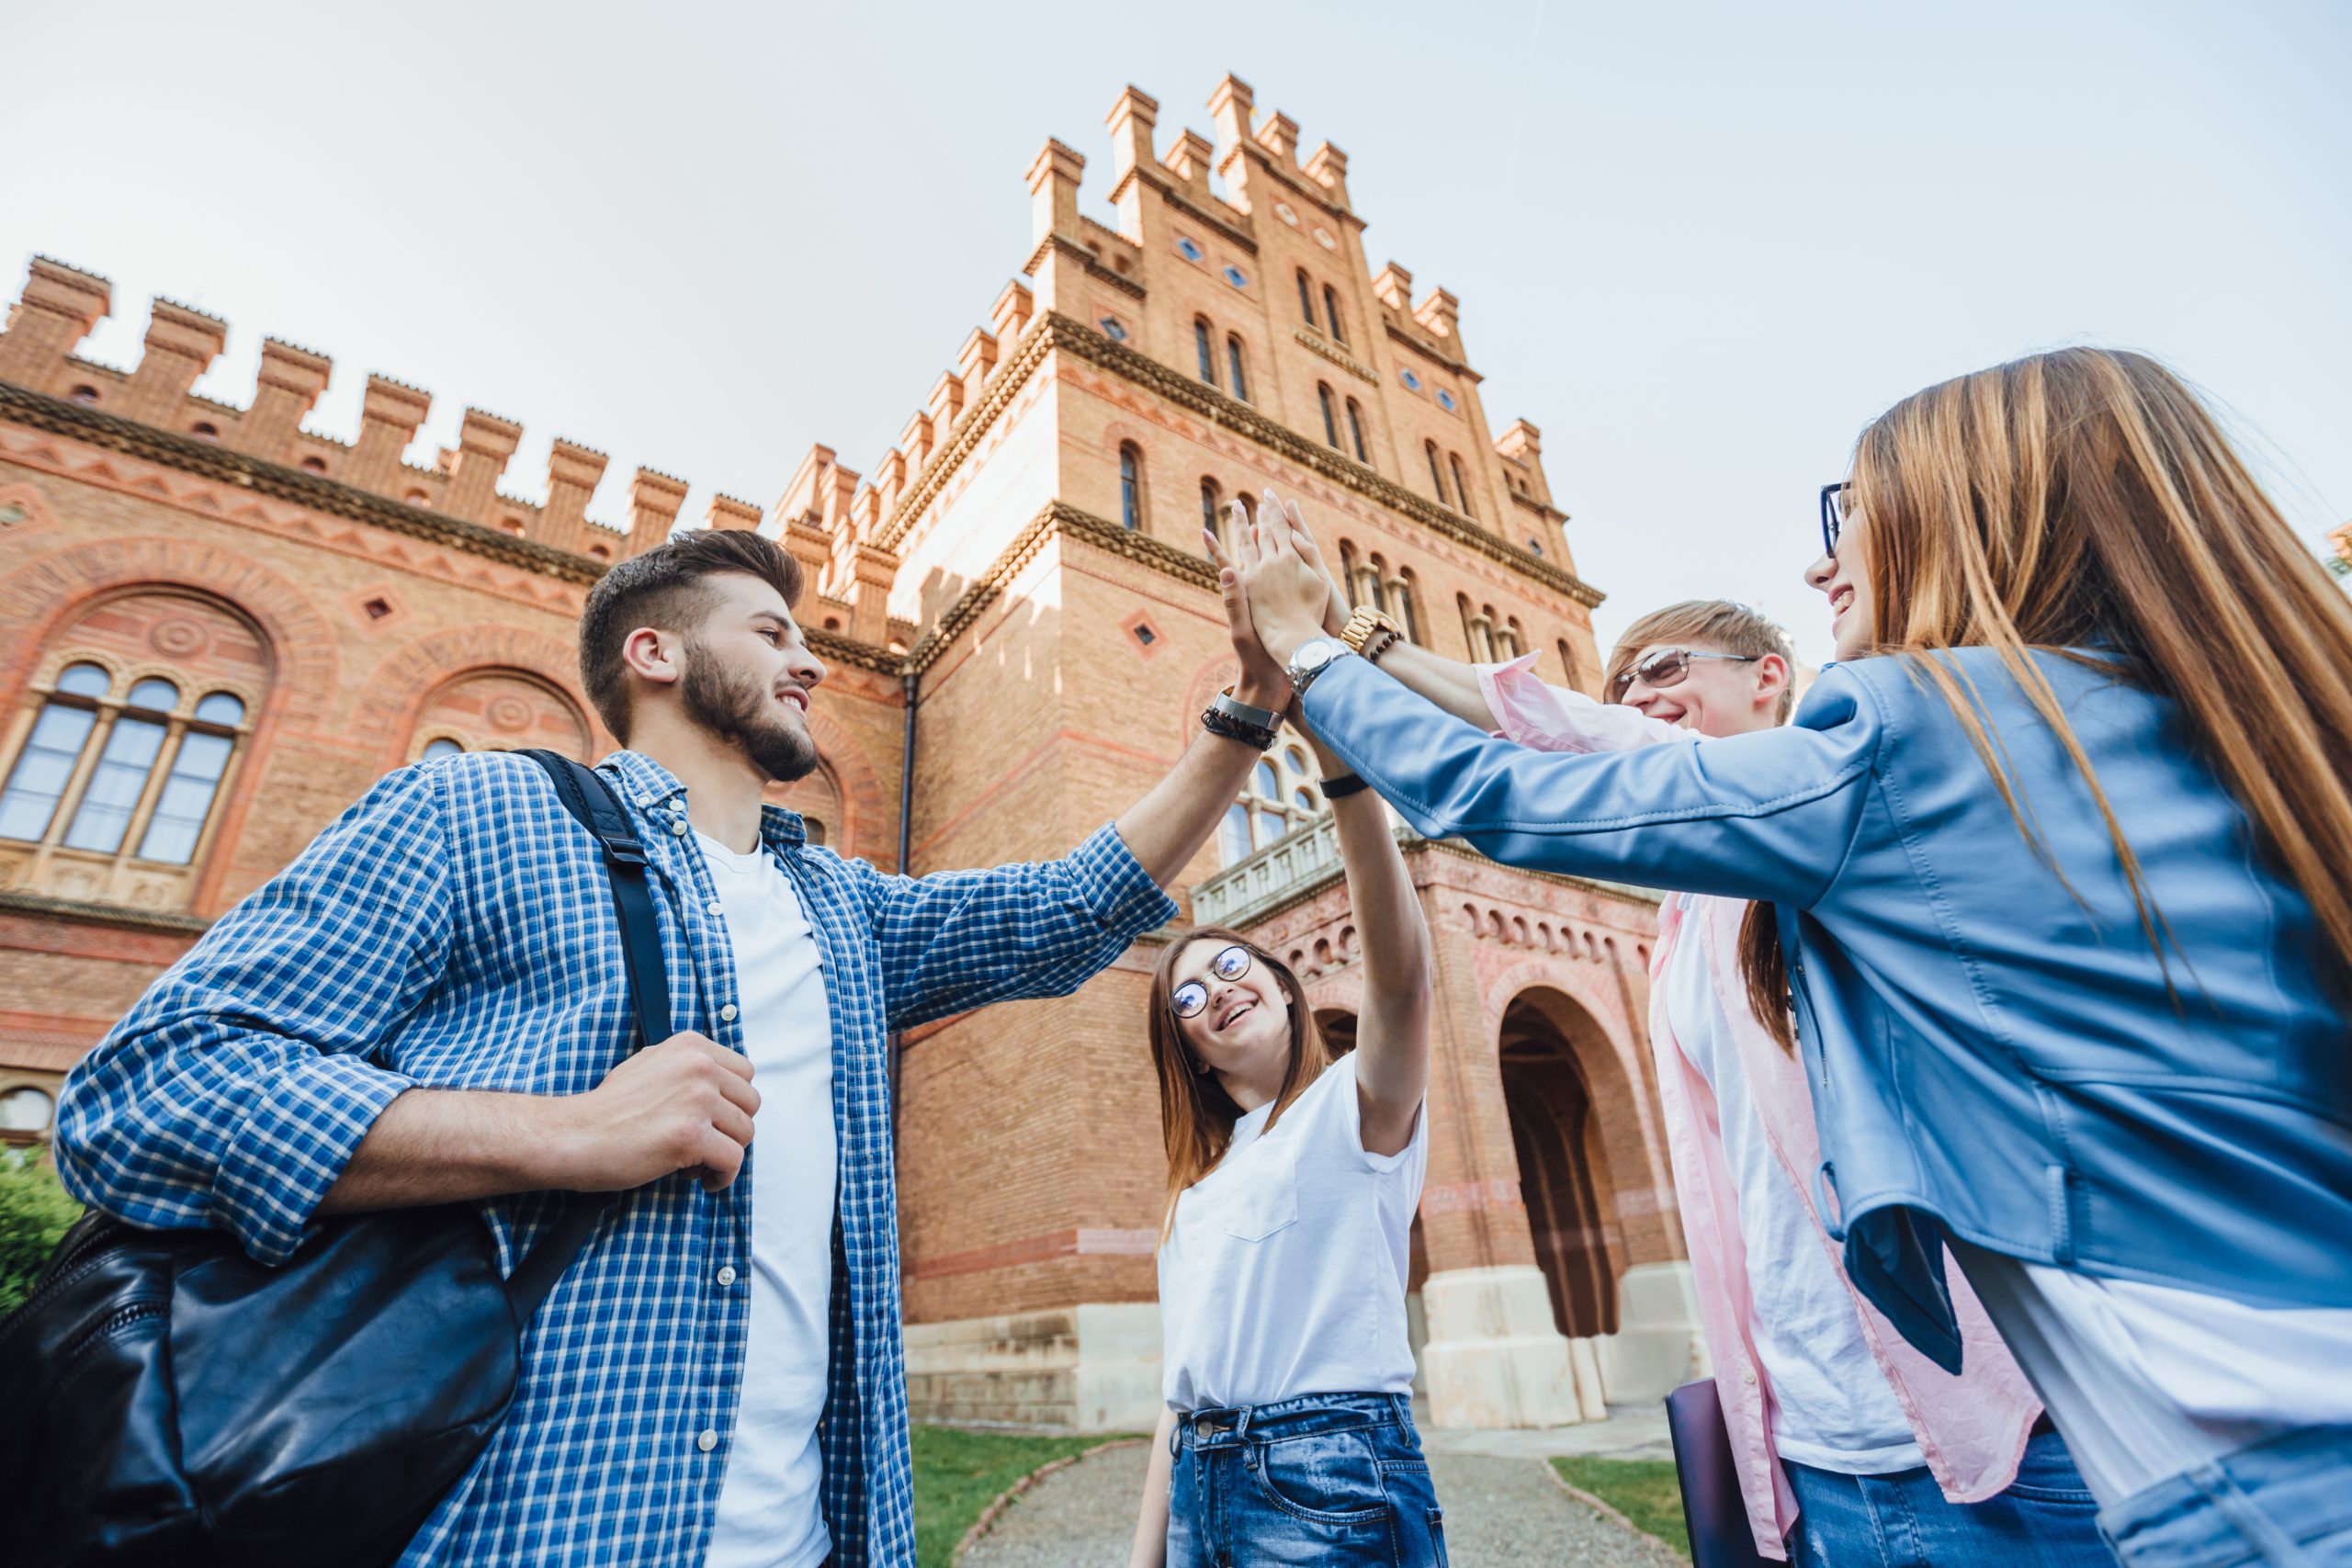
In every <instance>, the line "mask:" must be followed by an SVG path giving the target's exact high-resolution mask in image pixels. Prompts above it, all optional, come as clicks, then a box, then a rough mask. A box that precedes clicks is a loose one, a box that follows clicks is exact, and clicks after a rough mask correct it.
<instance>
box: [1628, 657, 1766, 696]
mask: <svg viewBox="0 0 2352 1568" xmlns="http://www.w3.org/2000/svg"><path fill="white" fill-rule="evenodd" d="M1761 657H1762V655H1760V654H1754V653H1702V652H1700V651H1699V650H1698V649H1695V648H1661V649H1658V650H1657V652H1656V653H1653V654H1651V655H1650V656H1649V657H1648V658H1647V659H1644V660H1637V661H1636V662H1635V663H1634V666H1633V667H1632V668H1631V669H1629V670H1626V671H1623V673H1621V674H1620V675H1619V676H1618V677H1617V679H1615V680H1614V681H1611V682H1609V700H1610V701H1611V702H1612V703H1622V702H1623V701H1624V700H1625V693H1626V692H1627V691H1628V690H1629V689H1630V688H1631V687H1632V686H1633V684H1634V682H1635V681H1639V682H1642V683H1643V684H1644V685H1645V686H1648V687H1650V688H1651V689H1652V690H1654V691H1655V690H1663V689H1664V688H1666V687H1668V686H1679V685H1680V684H1681V683H1682V678H1683V677H1684V676H1686V675H1688V674H1690V673H1691V660H1694V659H1728V660H1731V661H1732V662H1734V663H1736V664H1753V663H1754V662H1755V661H1756V660H1758V659H1759V658H1761Z"/></svg>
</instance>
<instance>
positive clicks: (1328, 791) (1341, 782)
mask: <svg viewBox="0 0 2352 1568" xmlns="http://www.w3.org/2000/svg"><path fill="white" fill-rule="evenodd" d="M1371 787H1372V786H1371V785H1370V784H1366V783H1364V782H1363V780H1362V779H1360V778H1358V777H1356V775H1355V774H1353V773H1341V774H1340V776H1339V777H1337V778H1331V779H1325V780H1324V781H1323V798H1324V799H1326V800H1345V799H1347V798H1348V796H1350V795H1355V794H1357V793H1359V792H1360V791H1363V790H1367V789H1370V788H1371Z"/></svg>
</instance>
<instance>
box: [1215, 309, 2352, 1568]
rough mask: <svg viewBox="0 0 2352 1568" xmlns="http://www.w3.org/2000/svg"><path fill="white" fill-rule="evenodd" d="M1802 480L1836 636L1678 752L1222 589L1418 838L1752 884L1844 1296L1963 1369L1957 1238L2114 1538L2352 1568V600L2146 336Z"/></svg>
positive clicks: (1970, 386) (1938, 415)
mask: <svg viewBox="0 0 2352 1568" xmlns="http://www.w3.org/2000/svg"><path fill="white" fill-rule="evenodd" d="M1831 502H1832V505H1833V510H1832V511H1831V512H1830V513H1829V515H1828V521H1829V522H1830V523H1831V524H1833V525H1834V527H1835V533H1836V536H1835V537H1834V538H1833V539H1831V540H1828V541H1826V543H1827V544H1828V545H1829V550H1828V553H1827V554H1826V555H1825V556H1824V557H1823V558H1821V559H1820V560H1819V561H1817V562H1816V563H1815V565H1814V567H1813V568H1812V570H1810V571H1809V572H1808V573H1807V578H1808V581H1811V582H1812V583H1813V585H1814V586H1815V587H1816V588H1817V589H1819V590H1820V591H1821V592H1822V593H1823V594H1824V595H1825V596H1826V597H1827V599H1828V600H1829V604H1830V609H1831V616H1832V621H1833V625H1834V627H1835V636H1836V642H1837V649H1838V659H1839V662H1838V664H1837V665H1836V667H1834V668H1832V669H1830V670H1828V671H1825V672H1824V673H1823V675H1822V677H1821V679H1820V680H1819V681H1818V682H1816V683H1815V686H1814V688H1813V690H1812V691H1811V692H1810V693H1809V694H1807V696H1806V699H1805V701H1804V705H1802V706H1801V707H1800V709H1799V710H1798V713H1797V716H1796V722H1795V723H1794V724H1793V725H1792V726H1789V727H1787V728H1781V729H1775V730H1772V731H1770V732H1769V733H1764V734H1758V735H1751V736H1741V737H1736V738H1733V739H1725V740H1722V741H1716V742H1712V743H1710V744H1709V745H1708V746H1707V747H1706V748H1705V749H1704V750H1703V752H1696V751H1683V750H1679V749H1677V748H1669V747H1648V748H1645V749H1642V750H1635V751H1625V752H1613V753H1609V754H1606V755H1598V756H1589V757H1545V756H1539V755H1536V754H1533V753H1532V752H1529V751H1527V750H1523V749H1521V748H1517V747H1512V746H1510V745H1508V744H1507V743H1505V742H1502V741H1499V740H1495V739H1489V738H1487V737H1485V736H1482V735H1479V734H1477V733H1476V732H1475V731H1471V730H1469V729H1467V728H1465V727H1464V726H1461V725H1458V724H1454V723H1452V722H1451V721H1441V720H1440V718H1439V716H1438V715H1437V713H1436V711H1435V710H1434V709H1432V708H1431V707H1430V705H1429V704H1428V703H1426V702H1425V701H1423V700H1422V699H1420V698H1419V697H1417V696H1415V695H1413V694H1411V693H1409V692H1407V691H1405V690H1403V689H1402V688H1400V687H1399V686H1398V685H1397V683H1396V682H1393V681H1391V680H1389V679H1387V678H1386V677H1385V676H1384V675H1382V674H1381V673H1380V672H1379V671H1376V670H1373V669H1370V668H1367V667H1366V666H1365V662H1364V660H1361V659H1353V658H1343V657H1335V656H1333V654H1332V653H1331V650H1330V649H1329V647H1328V646H1322V647H1319V648H1318V647H1315V646H1312V645H1316V644H1317V643H1318V642H1319V641H1320V639H1319V637H1318V633H1319V630H1320V627H1319V625H1318V623H1319V620H1320V614H1321V602H1322V597H1323V592H1324V584H1323V582H1322V580H1321V579H1320V578H1319V577H1318V576H1317V575H1316V574H1315V573H1314V572H1313V570H1312V569H1311V568H1309V567H1307V566H1306V563H1305V562H1304V561H1303V560H1302V559H1301V558H1299V557H1298V555H1297V553H1296V552H1295V550H1293V549H1289V548H1288V547H1287V546H1286V544H1285V543H1284V542H1283V541H1282V540H1276V541H1275V542H1274V545H1273V547H1272V548H1271V549H1270V550H1269V551H1268V552H1267V557H1266V558H1265V559H1264V560H1263V561H1262V562H1261V563H1260V566H1259V568H1258V569H1257V570H1253V571H1251V572H1250V573H1247V574H1245V581H1246V590H1247V592H1248V596H1249V599H1250V615H1251V619H1252V624H1253V626H1255V628H1256V630H1257V632H1258V633H1259V636H1260V638H1261V641H1262V642H1263V643H1264V645H1265V647H1266V648H1267V649H1268V651H1269V652H1270V653H1271V654H1272V655H1273V656H1274V657H1276V658H1279V659H1282V660H1283V661H1284V662H1285V663H1286V665H1288V667H1289V670H1290V674H1291V682H1292V685H1293V687H1294V689H1297V688H1300V687H1301V686H1302V685H1303V686H1304V688H1305V689H1304V690H1303V691H1302V692H1301V694H1300V699H1299V701H1300V705H1301V707H1302V709H1303V712H1304V716H1305V718H1306V721H1307V722H1308V723H1309V724H1310V725H1311V726H1312V727H1313V728H1314V729H1315V731H1316V733H1317V735H1319V736H1320V737H1321V738H1322V739H1324V740H1325V741H1326V742H1327V743H1328V744H1329V746H1330V748H1331V750H1333V751H1334V752H1335V753H1336V754H1337V755H1339V756H1340V758H1342V759H1343V760H1345V761H1348V762H1350V763H1351V764H1352V765H1353V766H1354V767H1355V768H1356V770H1357V771H1358V772H1359V773H1362V774H1363V776H1364V777H1366V778H1368V779H1370V780H1372V781H1373V783H1374V785H1375V786H1376V787H1378V788H1379V789H1380V790H1381V791H1382V792H1383V793H1384V794H1385V795H1387V796H1388V798H1389V799H1390V800H1391V801H1393V802H1394V803H1396V805H1397V807H1398V809H1399V810H1400V811H1402V812H1403V814H1404V815H1405V816H1406V817H1407V818H1408V819H1409V820H1411V821H1412V822H1413V824H1414V825H1415V826H1416V827H1418V828H1419V829H1420V830H1421V831H1423V832H1425V833H1436V834H1459V835H1461V836H1463V837H1465V838H1467V839H1468V840H1470V841H1471V842H1472V843H1473V844H1475V845H1476V846H1477V847H1478V848H1479V849H1481V850H1483V851H1485V852H1487V853H1488V854H1491V855H1493V856H1494V857H1495V858H1496V859H1498V860H1500V861H1503V862H1506V863H1511V864H1516V865H1525V866H1535V867H1541V868H1544V869H1547V870H1554V871H1560V872H1567V873H1575V874H1583V875H1589V876H1606V877H1613V878H1618V879H1622V880H1625V881H1631V882H1636V883H1645V884H1648V885H1650V886H1662V887H1669V888H1679V889H1686V890H1690V891H1694V892H1702V893H1713V894H1719V895H1724V896H1727V897H1737V898H1745V899H1749V900H1752V901H1754V902H1755V903H1756V904H1757V906H1758V908H1756V909H1755V910H1754V911H1753V912H1752V914H1751V916H1750V917H1749V918H1748V919H1747V921H1746V922H1745V926H1744V929H1743V931H1742V933H1741V937H1740V953H1741V971H1742V977H1743V979H1744V980H1745V982H1746V987H1745V988H1746V990H1747V996H1748V999H1749V1005H1750V1007H1751V1009H1752V1010H1754V1011H1755V1013H1756V1014H1757V1016H1758V1018H1759V1019H1762V1020H1764V1021H1766V1022H1767V1023H1773V1024H1777V1025H1778V1026H1779V1027H1780V1029H1781V1030H1782V1031H1783V1039H1784V1041H1785V1042H1788V1043H1792V1044H1794V1045H1796V1046H1797V1047H1799V1048H1800V1049H1801V1051H1802V1055H1803V1059H1804V1065H1805V1068H1806V1075H1807V1082H1808V1088H1809V1089H1810V1092H1811V1098H1812V1100H1813V1104H1814V1110H1815V1121H1816V1123H1817V1126H1818V1129H1819V1133H1820V1140H1821V1148H1820V1153H1821V1156H1822V1157H1821V1160H1820V1163H1819V1165H1818V1167H1817V1168H1816V1169H1815V1172H1814V1173H1812V1176H1811V1178H1810V1180H1811V1184H1812V1186H1813V1188H1814V1190H1815V1197H1816V1200H1817V1201H1818V1202H1819V1203H1820V1204H1821V1205H1822V1206H1823V1213H1824V1214H1825V1216H1826V1217H1827V1218H1828V1219H1829V1222H1830V1226H1831V1234H1832V1235H1835V1236H1838V1238H1839V1239H1841V1240H1842V1241H1843V1243H1844V1247H1845V1253H1844V1263H1845V1268H1846V1271H1847V1273H1848V1275H1849V1278H1851V1279H1852V1280H1853V1281H1854V1283H1855V1285H1856V1287H1857V1288H1858V1289H1859V1290H1860V1292H1862V1294H1863V1295H1864V1296H1865V1297H1866V1298H1867V1299H1868V1300H1869V1301H1870V1302H1871V1304H1872V1305H1873V1306H1875V1307H1876V1308H1878V1309H1879V1310H1880V1311H1881V1312H1882V1313H1883V1314H1885V1315H1886V1317H1887V1318H1888V1320H1889V1321H1890V1322H1892V1323H1893V1324H1894V1326H1895V1327H1896V1328H1897V1329H1898V1330H1899V1331H1900V1332H1901V1333H1902V1334H1903V1336H1904V1337H1905V1338H1906V1339H1908V1340H1909V1341H1910V1342H1911V1343H1912V1344H1913V1345H1914V1346H1915V1347H1917V1348H1918V1349H1919V1350H1920V1351H1921V1352H1922V1353H1923V1354H1925V1355H1926V1356H1928V1358H1929V1359H1932V1360H1934V1361H1935V1362H1936V1363H1937V1364H1938V1365H1939V1366H1942V1367H1943V1368H1945V1369H1946V1370H1947V1371H1952V1372H1955V1373H1957V1372H1960V1371H1962V1369H1963V1367H1964V1366H1965V1364H1966V1362H1967V1359H1968V1357H1969V1356H1970V1355H1971V1354H1973V1347H1971V1346H1969V1345H1968V1344H1967V1343H1966V1342H1965V1339H1964V1337H1963V1336H1962V1332H1961V1327H1960V1325H1959V1323H1958V1321H1957V1318H1956V1315H1955V1313H1954V1309H1953V1304H1952V1295H1951V1292H1950V1290H1949V1289H1948V1285H1947V1280H1948V1279H1949V1273H1948V1270H1949V1269H1950V1268H1951V1266H1952V1264H1953V1263H1954V1262H1956V1263H1957V1265H1958V1266H1959V1268H1960V1269H1962V1270H1963V1271H1964V1272H1965V1274H1966V1277H1967V1279H1968V1280H1969V1282H1970V1283H1971V1284H1972V1285H1973V1286H1974V1287H1975V1291H1976V1293H1977V1295H1978V1296H1979V1298H1980V1299H1981V1300H1982V1301H1983V1303H1984V1305H1985V1309H1986V1311H1987V1312H1988V1314H1990V1316H1991V1318H1992V1321H1993V1323H1994V1325H1996V1327H1997V1328H1998V1329H1999V1330H2000V1332H2001V1335H2002V1337H2004V1338H2005V1339H2006V1340H2007V1344H2008V1347H2009V1348H2010V1350H2011V1352H2012V1353H2013V1354H2014V1355H2015V1357H2016V1359H2017V1360H2018V1364H2019V1365H2020V1366H2021V1367H2022V1368H2023V1369H2024V1371H2025V1372H2026V1375H2027V1376H2028V1377H2029V1378H2030V1380H2031V1381H2032V1382H2033V1384H2034V1386H2035V1389H2036V1392H2037V1393H2039V1394H2040V1395H2041V1399H2042V1401H2043V1403H2044V1404H2046V1405H2047V1406H2048V1408H2049V1411H2050V1414H2051V1416H2052V1419H2053V1420H2054V1422H2055V1423H2056V1425H2057V1427H2058V1429H2059V1431H2060V1432H2062V1433H2064V1436H2065V1438H2066V1440H2067V1444H2068V1447H2069V1448H2070V1449H2071V1450H2073V1453H2074V1457H2075V1462H2076V1463H2077V1464H2078V1465H2079V1466H2080V1468H2081V1470H2082V1472H2083V1474H2084V1476H2085V1478H2086V1480H2087V1481H2088V1483H2089V1484H2090V1487H2091V1490H2092V1491H2093V1492H2094V1493H2095V1494H2096V1495H2098V1499H2099V1501H2100V1503H2101V1504H2102V1505H2103V1506H2102V1511H2101V1514H2100V1518H2099V1522H2100V1528H2101V1529H2102V1530H2103V1531H2104V1532H2105V1534H2106V1535H2107V1537H2108V1540H2109V1543H2110V1544H2111V1545H2112V1546H2113V1548H2114V1550H2115V1551H2116V1553H2117V1555H2118V1556H2119V1557H2120V1559H2121V1561H2122V1562H2125V1563H2126V1564H2130V1565H2131V1568H2142V1565H2151V1568H2153V1565H2155V1564H2162V1565H2163V1568H2208V1565H2219V1564H2224V1563H2230V1564H2235V1563H2248V1562H2264V1563H2272V1564H2281V1565H2285V1564H2293V1565H2299V1568H2300V1565H2307V1564H2313V1563H2318V1564H2347V1563H2352V1487H2347V1486H2346V1477H2347V1476H2348V1475H2352V1246H2347V1245H2346V1237H2347V1236H2352V1050H2347V1049H2346V1037H2347V1029H2346V1005H2347V998H2352V883H2347V882H2346V877H2345V868H2346V866H2347V865H2352V604H2347V602H2346V598H2345V596H2344V594H2343V593H2342V592H2340V591H2339V590H2338V589H2337V588H2336V586H2335V584H2334V583H2333V582H2332V581H2329V580H2328V578H2327V576H2326V574H2325V573H2324V571H2323V570H2321V568H2320V566H2319V564H2318V562H2317V561H2316V559H2314V558H2313V556H2312V551H2311V549H2310V548H2309V547H2307V546H2306V544H2305V543H2304V542H2303V541H2302V540H2301V539H2299V538H2297V537H2296V536H2295V534H2294V532H2293V531H2292V529H2290V527H2289V525H2287V523H2286V521H2285V520H2284V518H2282V517H2281V516H2280V514H2279V513H2278V508H2277V507H2276V506H2275V505H2274V504H2273V503H2272V502H2271V501H2270V499H2269V498H2268V497H2267V495H2266V494H2264V492H2263V491H2262V489H2261V487H2260V486H2259V485H2258V484H2256V481H2255V479H2254V478H2253V477H2252V475H2251V474H2249V473H2248V471H2247V469H2246V468H2245V464H2244V462H2243V461H2242V460H2241V459H2240V458H2239V457H2238V455H2237V454H2236V453H2235V452H2234V451H2233V449H2232V447H2231V446H2230V443H2229V441H2228V439H2227V437H2226V436H2225V435H2224V434H2222V430H2221V427H2220V425H2219V424H2218V423H2217V422H2216V421H2215V420H2214V418H2213V416H2212V414H2211V412H2209V411H2208V410H2207V409H2206V408H2205V407H2204V406H2203V405H2202V404H2201V403H2200V402H2199V400H2198V399H2197V397H2196V395H2195V394H2194V393H2193V392H2191V391H2190V390H2189V389H2188V388H2187V387H2186V386H2185V385H2184V384H2183V383H2182V382H2181V381H2180V380H2179V379H2178V378H2177V377H2175V376H2174V375H2172V374H2171V373H2170V372H2169V371H2167V370H2165V368H2164V367H2162V366H2160V365H2158V364H2156V363H2155V362H2154V361H2153V360H2150V359H2148V358H2146V357H2144V356H2143V355H2135V354H2128V353H2120V352H2114V351H2109V350H2100V349H2087V348H2073V349H2064V350H2060V351H2057V352H2055V353H2051V354H2044V355H2034V356H2032V357H2030V358H2027V359H2022V360H2018V361H2016V362H2014V363H2012V364H2008V365H2003V366H1998V367H1995V368H1993V369H1990V370H1985V371H1980V372H1978V373H1976V374H1973V375H1970V376H1964V377H1962V378H1959V379H1957V380H1953V381H1949V382H1945V383H1943V384H1941V385H1939V386H1935V387H1930V388H1928V389H1926V390H1924V391H1922V392H1919V393H1917V394H1915V395H1913V396H1912V397H1910V398H1907V399H1905V400H1904V401H1902V402H1901V403H1898V404H1896V405H1895V406H1894V408H1893V409H1891V410H1889V411H1888V412H1886V413H1885V414H1883V415H1882V416H1881V417H1880V418H1879V419H1878V420H1877V421H1875V422H1874V423H1872V424H1871V426H1870V427H1869V428H1868V429H1867V430H1865V431H1864V432H1863V433H1862V435H1861V438H1860V442H1859V443H1858V445H1857V447H1856V450H1855V455H1854V462H1853V467H1852V471H1851V473H1850V474H1849V477H1848V478H1847V479H1845V480H1844V481H1841V483H1840V484H1839V485H1838V486H1837V487H1835V488H1834V490H1833V491H1832V495H1831ZM1792 1010H1793V1027H1792V1026H1791V1015H1792ZM1791 1036H1793V1040H1791V1039H1790V1037H1791Z"/></svg>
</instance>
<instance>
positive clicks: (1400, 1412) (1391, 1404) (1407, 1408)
mask: <svg viewBox="0 0 2352 1568" xmlns="http://www.w3.org/2000/svg"><path fill="white" fill-rule="evenodd" d="M1388 1408H1389V1409H1390V1410H1392V1411H1394V1412H1395V1413H1396V1416H1397V1429H1398V1430H1399V1431H1402V1432H1405V1433H1407V1434H1410V1433H1411V1432H1412V1430H1413V1405H1412V1402H1411V1401H1410V1400H1408V1399H1407V1398H1406V1397H1405V1396H1404V1395H1403V1394H1401V1393H1392V1394H1390V1395H1389V1396H1388Z"/></svg>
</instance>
